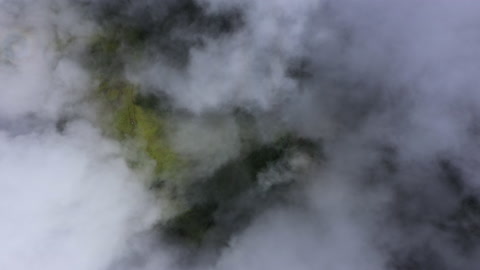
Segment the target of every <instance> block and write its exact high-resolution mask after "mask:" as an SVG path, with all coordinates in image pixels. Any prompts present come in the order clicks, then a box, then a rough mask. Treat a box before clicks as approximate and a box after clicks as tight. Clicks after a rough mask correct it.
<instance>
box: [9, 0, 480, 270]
mask: <svg viewBox="0 0 480 270" xmlns="http://www.w3.org/2000/svg"><path fill="white" fill-rule="evenodd" d="M0 7H1V9H0V12H1V13H0V15H1V16H0V42H1V43H0V45H1V47H0V49H1V51H0V193H1V196H0V217H1V220H2V221H3V222H2V225H0V239H1V245H0V254H1V255H0V268H2V269H13V270H16V269H32V268H41V269H65V268H69V269H70V268H73V269H87V270H89V269H112V268H113V269H176V268H179V269H183V268H187V269H338V270H340V269H368V270H376V269H392V270H406V269H435V270H439V269H448V270H452V269H458V270H469V269H472V270H473V269H477V268H478V265H479V264H480V261H479V258H480V257H479V256H478V253H479V243H480V242H479V241H480V239H479V237H480V234H479V232H480V201H479V199H480V198H479V194H478V187H479V182H478V180H477V178H478V176H479V169H478V168H479V167H478V165H479V161H480V156H479V154H478V153H479V151H478V150H479V149H478V147H479V144H478V135H479V132H478V123H477V121H478V118H479V115H480V110H479V109H478V108H480V107H479V105H480V95H479V94H478V89H477V88H478V85H480V80H479V79H478V78H479V76H478V74H477V73H478V70H479V68H480V62H479V61H480V46H479V45H480V35H479V34H478V33H477V32H478V31H477V29H478V26H479V25H480V19H479V18H480V16H479V15H480V14H479V12H480V5H479V4H477V3H476V2H474V1H466V0H465V1H463V0H460V1H447V0H440V1H433V0H429V1H422V2H419V1H413V0H406V1H388V2H386V1H379V0H366V1H354V0H340V1H327V0H299V1H295V2H293V1H287V0H272V1H259V0H235V1H226V0H198V1H178V2H175V1H135V2H133V1H108V0H104V1H96V2H94V1H81V4H78V3H72V2H68V1H41V3H38V2H34V1H8V0H4V1H0ZM197 13H198V14H201V15H198V14H197ZM185 14H186V15H185ZM225 14H226V15H225ZM109 20H113V21H116V23H118V24H120V25H124V26H125V25H127V26H129V25H131V26H132V27H138V28H140V29H142V30H144V32H145V33H148V34H145V36H146V37H145V40H143V41H144V42H145V44H144V47H143V51H142V52H141V53H139V54H138V55H135V57H132V55H131V54H129V52H124V51H122V53H125V55H121V57H120V58H122V61H124V62H125V67H124V71H125V74H122V75H124V76H125V77H126V78H128V79H129V80H130V81H132V82H134V83H138V84H139V85H140V86H141V88H142V89H141V91H142V93H151V94H154V95H156V96H162V97H168V98H169V100H171V101H172V103H173V108H174V109H173V110H174V111H175V112H177V113H178V114H179V115H176V116H174V117H172V118H171V119H170V120H171V122H172V124H171V130H169V131H170V132H171V134H170V136H171V137H170V143H171V145H172V147H173V148H174V149H175V151H177V152H179V153H180V154H182V155H183V156H187V157H188V158H191V159H192V160H193V161H195V162H196V164H197V167H195V168H192V171H194V173H195V174H198V175H202V176H203V175H209V174H211V173H212V172H213V171H215V170H216V169H218V168H219V167H221V166H222V165H223V164H225V163H227V162H228V161H230V160H232V159H235V158H237V157H238V156H239V155H240V153H241V147H242V132H245V130H243V129H244V128H245V127H243V126H241V125H240V124H239V123H238V122H237V121H236V120H235V119H234V117H232V116H231V114H232V113H238V111H241V112H246V113H248V114H249V117H251V118H252V119H253V120H252V122H255V123H256V124H255V125H256V128H257V130H256V132H257V133H258V134H257V135H258V136H259V137H262V140H264V141H272V140H274V138H275V137H276V136H277V134H282V133H285V132H289V133H294V134H296V135H298V136H301V137H304V138H308V139H310V140H313V141H315V142H317V143H321V144H322V147H323V152H324V153H323V155H322V156H321V157H315V158H316V159H317V160H315V161H314V162H311V163H312V164H310V163H308V162H307V163H308V164H309V165H308V166H306V167H305V168H307V169H305V170H306V171H305V172H303V174H301V177H297V178H296V179H295V180H294V182H293V184H292V185H291V188H290V189H289V190H288V191H287V192H286V193H285V194H284V195H283V196H281V198H280V199H275V200H273V202H270V201H268V203H265V204H262V205H259V207H258V208H259V210H258V212H255V216H254V217H253V219H252V221H251V222H250V223H249V224H248V226H246V227H242V229H240V230H237V231H236V232H235V234H234V235H233V236H232V237H231V238H230V240H228V243H225V244H224V245H223V246H222V247H221V248H218V247H211V246H208V245H205V246H201V245H200V246H199V247H193V248H192V247H179V245H180V244H178V243H173V244H172V243H171V242H169V241H166V240H165V239H164V238H165V237H162V236H159V235H158V234H159V233H157V229H154V228H153V227H154V224H156V221H157V220H158V217H159V216H160V214H161V210H162V209H161V208H162V205H158V204H159V203H158V201H155V200H154V199H153V198H152V197H151V196H152V194H150V193H149V192H148V191H147V190H145V187H144V186H143V185H142V184H141V183H142V180H143V177H144V175H142V173H141V172H139V171H135V172H134V171H132V170H131V169H130V168H129V167H128V166H127V162H126V161H125V156H124V153H125V152H124V150H125V148H122V146H121V145H120V144H119V142H114V141H112V140H111V139H109V138H106V137H105V136H103V135H102V132H101V130H100V128H99V127H98V123H97V122H96V121H95V119H96V118H97V116H96V115H95V110H94V109H93V108H94V107H93V106H92V104H90V103H89V99H88V98H87V97H88V94H89V91H90V90H91V87H92V77H95V75H96V74H92V71H91V70H89V69H88V66H86V65H84V61H83V59H82V58H83V57H84V56H86V55H84V54H88V49H87V44H88V40H89V37H91V36H92V35H95V33H97V31H100V29H101V28H102V27H105V25H108V23H109ZM66 44H68V46H67V45H66ZM72 115H73V116H74V117H73V118H74V119H76V120H74V121H70V122H68V123H67V124H66V126H65V127H62V128H59V127H58V124H57V125H56V123H58V120H61V119H63V118H65V117H71V116H72ZM268 172H269V173H270V174H268V175H267V176H265V177H270V178H272V177H277V176H278V178H282V177H284V178H285V177H286V176H285V175H283V173H284V171H282V170H277V168H276V167H272V168H270V170H269V171H268ZM272 181H273V182H275V181H274V180H272ZM246 198H247V199H246V201H245V202H244V203H245V204H248V203H249V201H248V198H250V197H248V196H246ZM250 203H251V202H250ZM233 226H234V225H232V227H233ZM180 246H181V245H180Z"/></svg>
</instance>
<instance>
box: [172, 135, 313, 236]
mask: <svg viewBox="0 0 480 270" xmlns="http://www.w3.org/2000/svg"><path fill="white" fill-rule="evenodd" d="M300 148H301V149H302V150H303V149H308V150H309V151H315V150H313V149H315V148H316V144H315V143H314V142H312V141H309V140H306V139H302V138H295V137H293V136H285V137H282V138H280V139H279V140H277V141H275V142H273V143H271V144H266V145H260V146H258V147H254V149H253V150H252V151H250V152H249V153H247V154H246V155H244V156H242V157H240V158H238V159H236V160H233V161H231V162H228V163H227V164H225V165H224V166H222V167H221V168H220V169H218V170H217V171H216V172H215V173H214V174H213V175H212V176H211V177H209V178H208V179H203V180H199V181H198V182H197V184H193V185H192V186H190V187H189V189H188V192H187V194H186V197H187V200H188V201H189V202H190V204H191V205H192V208H191V209H190V210H189V211H187V212H185V213H184V214H181V215H179V216H178V217H176V218H174V219H173V220H172V221H171V222H170V223H169V224H168V225H167V228H168V232H169V233H173V234H175V235H176V236H177V237H180V238H183V239H184V240H186V241H192V242H196V243H197V242H201V241H202V240H203V238H204V237H205V236H206V235H207V233H208V232H209V231H210V230H216V231H223V233H224V237H226V238H228V237H229V235H230V233H231V231H232V230H236V229H238V227H241V225H240V224H244V223H247V222H248V220H249V219H250V218H251V216H252V213H253V211H254V209H252V208H251V207H250V204H249V203H248V202H246V203H245V202H242V201H243V199H244V197H245V196H247V195H251V194H254V192H253V193H252V192H251V191H253V190H255V189H256V188H257V180H258V179H257V175H258V173H260V172H262V171H263V170H265V169H267V168H268V167H269V166H271V165H273V164H275V163H276V162H279V161H280V160H281V159H283V158H284V157H286V155H287V154H288V153H289V152H290V151H292V150H294V149H300ZM263 195H268V194H263ZM258 199H259V198H251V200H250V201H253V200H258ZM232 224H237V225H238V226H233V227H232ZM225 241H226V239H221V240H220V242H225Z"/></svg>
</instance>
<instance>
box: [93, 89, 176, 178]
mask: <svg viewBox="0 0 480 270" xmlns="http://www.w3.org/2000/svg"><path fill="white" fill-rule="evenodd" d="M96 94H97V95H96V96H97V97H98V98H99V99H100V101H101V104H102V108H103V110H104V111H105V114H106V115H104V117H105V118H106V119H110V120H109V121H107V127H106V129H107V133H108V134H111V135H112V136H113V137H115V138H117V139H119V140H132V141H134V142H135V143H134V144H135V145H136V147H137V148H138V149H137V150H140V151H141V152H143V153H144V154H146V155H147V156H148V157H149V158H150V159H152V160H153V161H155V173H156V174H162V175H170V176H171V175H175V171H176V170H179V169H180V167H181V166H180V164H181V162H180V158H179V157H178V155H177V154H176V153H175V152H174V151H173V150H172V149H171V148H170V147H169V145H168V142H167V137H166V134H165V118H164V116H162V115H161V114H158V113H157V111H156V110H155V108H154V107H144V106H141V105H142V104H138V103H137V102H136V100H138V99H139V98H138V97H139V96H140V94H139V93H138V88H137V86H135V85H133V84H130V83H128V82H125V81H107V80H104V81H102V82H100V83H99V86H98V89H97V91H96ZM131 163H132V164H136V162H135V161H131Z"/></svg>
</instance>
